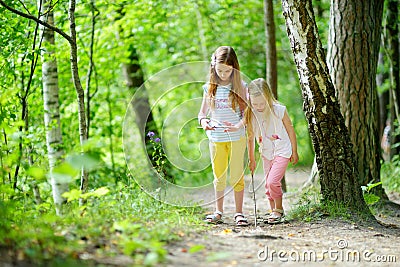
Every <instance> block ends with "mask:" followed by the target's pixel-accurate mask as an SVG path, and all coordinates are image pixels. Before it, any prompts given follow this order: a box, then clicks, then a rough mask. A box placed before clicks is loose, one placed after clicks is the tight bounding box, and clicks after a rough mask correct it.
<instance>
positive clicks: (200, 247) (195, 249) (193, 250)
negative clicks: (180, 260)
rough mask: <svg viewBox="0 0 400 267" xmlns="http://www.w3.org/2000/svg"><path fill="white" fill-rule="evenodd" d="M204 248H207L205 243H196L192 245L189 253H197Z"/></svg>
mask: <svg viewBox="0 0 400 267" xmlns="http://www.w3.org/2000/svg"><path fill="white" fill-rule="evenodd" d="M204 248H205V246H204V245H194V246H192V247H190V249H189V253H196V252H199V251H201V250H203V249H204Z"/></svg>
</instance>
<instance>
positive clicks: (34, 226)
mask: <svg viewBox="0 0 400 267" xmlns="http://www.w3.org/2000/svg"><path fill="white" fill-rule="evenodd" d="M5 196H10V195H8V194H7V195H6V194H3V195H2V198H1V199H0V213H1V218H0V249H1V251H0V252H2V253H6V254H8V255H9V256H11V257H12V258H14V260H16V259H17V260H18V261H21V262H25V263H30V264H33V265H36V266H39V265H40V266H44V264H45V263H46V264H48V263H50V266H51V265H52V263H60V262H69V263H70V264H69V265H73V266H93V265H95V263H96V259H98V258H100V259H104V258H112V257H114V256H117V255H126V256H129V257H130V259H131V260H130V265H131V266H154V265H156V264H158V263H160V262H163V261H164V260H165V256H166V253H167V251H166V249H165V245H166V244H167V243H168V242H172V241H175V240H178V239H180V238H181V237H182V236H184V235H186V234H187V233H188V232H190V231H194V230H198V229H202V228H203V227H204V226H203V225H202V223H201V220H200V216H201V215H200V214H201V210H200V208H181V207H174V206H170V205H167V204H164V203H161V202H159V201H157V200H155V199H153V198H151V197H150V196H148V195H147V194H146V193H144V192H142V191H141V189H140V188H139V187H137V186H126V185H123V184H118V185H117V186H115V187H114V188H109V189H107V188H102V189H101V190H96V191H93V192H90V193H88V195H86V203H85V205H84V206H82V205H81V206H80V205H79V203H78V202H79V201H78V198H77V197H76V196H77V195H75V197H74V196H73V194H72V196H71V195H70V198H69V200H70V201H69V202H68V203H67V204H66V207H65V209H64V215H63V216H57V215H56V214H55V212H54V207H53V206H52V204H50V202H44V203H42V204H40V205H35V204H34V203H32V202H30V201H31V200H30V199H31V198H29V197H28V196H18V195H11V197H8V198H6V197H5ZM15 199H19V201H15ZM72 263H75V265H74V264H72ZM57 266H61V265H58V264H57Z"/></svg>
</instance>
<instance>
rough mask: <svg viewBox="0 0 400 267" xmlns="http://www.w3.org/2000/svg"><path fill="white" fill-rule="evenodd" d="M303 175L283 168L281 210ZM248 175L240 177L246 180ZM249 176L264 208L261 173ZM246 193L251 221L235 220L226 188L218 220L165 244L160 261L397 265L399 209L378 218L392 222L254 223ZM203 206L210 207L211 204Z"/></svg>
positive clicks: (292, 201)
mask: <svg viewBox="0 0 400 267" xmlns="http://www.w3.org/2000/svg"><path fill="white" fill-rule="evenodd" d="M308 175H309V170H301V169H291V170H290V169H289V170H288V172H287V174H286V181H287V186H288V192H289V193H288V194H285V196H284V208H285V210H286V211H287V210H289V209H290V208H291V207H293V206H294V204H295V203H296V201H297V199H296V197H293V194H292V193H290V192H293V191H294V190H295V189H296V188H298V187H299V186H301V185H302V184H303V183H304V182H305V181H306V180H307V178H308ZM250 179H251V178H250V177H246V184H247V185H249V184H250V183H249V181H250ZM255 180H256V182H255V184H256V186H257V187H258V190H257V191H256V199H257V210H258V211H257V212H258V213H259V214H264V213H265V212H266V211H267V199H266V198H265V195H264V188H263V185H262V183H263V182H262V177H261V175H257V176H256V177H255ZM251 196H252V194H250V193H248V191H247V188H246V194H245V202H244V210H245V213H246V214H247V217H248V219H249V222H250V223H251V226H249V227H236V226H235V224H234V220H233V214H234V202H233V194H232V193H229V194H228V195H227V196H226V198H225V211H224V217H223V219H224V223H223V224H220V225H215V226H211V227H210V230H208V231H206V232H204V233H193V234H191V235H189V236H187V237H185V238H184V240H183V241H181V242H179V243H176V244H171V245H169V246H168V251H169V254H168V257H167V263H166V264H165V266H168V267H169V266H208V267H209V266H218V267H220V266H267V265H272V266H298V265H299V264H304V263H305V264H307V266H356V265H358V266H360V265H362V266H400V245H399V244H400V228H398V227H399V226H400V217H396V216H400V215H399V214H397V215H396V214H394V216H393V217H379V218H378V219H379V220H381V221H383V222H384V223H386V224H391V225H392V227H384V226H382V225H380V224H378V223H376V224H373V225H371V224H366V223H363V222H360V223H358V224H352V223H349V222H346V221H340V220H330V219H321V220H319V221H316V222H312V223H305V222H295V221H293V222H287V223H285V224H280V225H268V224H264V223H259V224H258V226H257V228H255V226H254V219H253V218H254V217H253V215H254V212H253V210H254V202H253V199H252V198H251ZM391 197H393V198H395V199H396V201H397V200H399V199H400V198H399V196H391ZM399 204H400V203H399ZM209 210H210V212H211V211H213V206H210V207H209Z"/></svg>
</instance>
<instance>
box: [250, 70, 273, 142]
mask: <svg viewBox="0 0 400 267" xmlns="http://www.w3.org/2000/svg"><path fill="white" fill-rule="evenodd" d="M248 89H249V99H248V101H249V105H248V106H247V107H246V109H245V112H244V118H245V123H246V128H247V135H248V136H249V138H253V137H254V132H253V121H252V120H253V117H254V116H253V108H252V104H251V99H252V98H254V97H257V96H263V97H264V99H265V101H266V103H267V105H266V110H265V112H266V113H267V119H269V118H270V117H271V115H273V116H276V114H275V112H274V108H273V104H274V103H278V101H277V100H276V98H275V97H274V94H273V92H272V90H271V88H270V87H269V86H268V83H267V81H266V80H265V79H263V78H257V79H255V80H253V81H251V82H250V84H249V86H248Z"/></svg>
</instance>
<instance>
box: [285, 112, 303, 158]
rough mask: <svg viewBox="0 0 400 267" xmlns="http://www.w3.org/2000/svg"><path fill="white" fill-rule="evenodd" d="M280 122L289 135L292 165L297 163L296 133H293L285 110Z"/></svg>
mask: <svg viewBox="0 0 400 267" xmlns="http://www.w3.org/2000/svg"><path fill="white" fill-rule="evenodd" d="M282 121H283V125H284V126H285V129H286V131H287V133H288V135H289V139H290V143H291V144H292V156H291V157H290V161H291V162H292V163H293V164H296V163H297V162H298V161H299V155H298V154H297V138H296V132H295V131H294V127H293V124H292V121H291V120H290V117H289V115H288V113H287V111H286V110H285V114H284V115H283V119H282Z"/></svg>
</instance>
